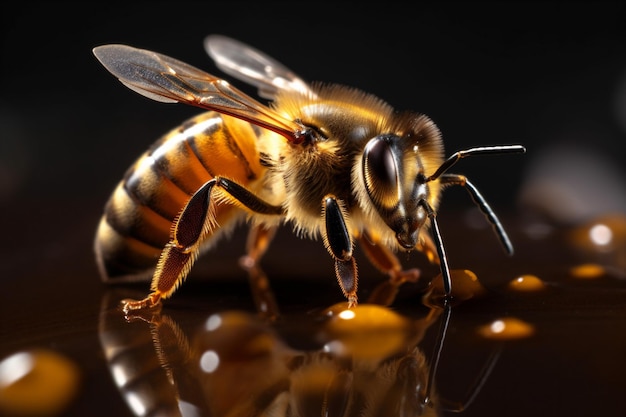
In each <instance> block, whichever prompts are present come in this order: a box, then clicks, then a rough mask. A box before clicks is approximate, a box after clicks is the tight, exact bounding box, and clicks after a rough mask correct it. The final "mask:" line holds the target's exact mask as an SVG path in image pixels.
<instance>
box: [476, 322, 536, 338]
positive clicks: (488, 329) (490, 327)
mask: <svg viewBox="0 0 626 417" xmlns="http://www.w3.org/2000/svg"><path fill="white" fill-rule="evenodd" d="M534 332H535V328H534V326H533V325H531V324H529V323H526V322H525V321H523V320H520V319H517V318H514V317H505V318H502V319H497V320H494V321H492V322H491V323H489V324H486V325H484V326H481V327H480V328H479V329H478V333H479V334H480V335H481V336H484V337H486V338H488V339H496V340H511V339H522V338H525V337H529V336H531V335H532V334H533V333H534Z"/></svg>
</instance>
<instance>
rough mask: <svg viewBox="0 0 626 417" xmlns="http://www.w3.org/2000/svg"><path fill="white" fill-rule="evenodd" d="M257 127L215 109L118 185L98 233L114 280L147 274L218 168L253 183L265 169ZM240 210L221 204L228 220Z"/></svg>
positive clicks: (175, 134)
mask: <svg viewBox="0 0 626 417" xmlns="http://www.w3.org/2000/svg"><path fill="white" fill-rule="evenodd" d="M257 133H259V132H258V131H255V130H254V129H253V128H252V127H251V125H250V124H248V123H246V122H243V121H241V120H239V119H234V118H231V117H228V116H222V115H220V114H218V113H215V112H208V113H204V114H201V115H199V116H196V117H194V118H192V119H190V120H189V121H187V122H186V123H185V124H183V125H182V127H181V128H179V129H176V130H173V131H171V132H170V133H168V134H167V135H165V136H164V137H163V138H161V139H160V140H159V141H157V142H156V143H155V144H154V145H153V146H152V147H151V148H150V149H149V150H148V151H147V152H146V153H144V154H143V155H142V156H141V157H140V158H139V159H137V161H136V162H135V163H134V165H133V166H132V167H131V168H130V169H129V170H128V171H127V173H126V175H125V177H124V179H123V180H122V181H121V182H120V183H119V184H118V185H117V187H116V189H115V191H114V192H113V194H112V196H111V198H110V199H109V202H108V203H107V205H106V207H105V210H104V216H103V218H102V220H101V223H100V226H99V228H98V233H97V236H96V242H95V247H96V253H97V257H98V263H99V265H100V269H101V272H102V275H103V276H104V277H105V279H106V280H109V279H110V280H119V279H133V278H139V277H143V276H147V275H149V274H150V273H151V271H152V270H153V269H154V267H155V265H156V262H157V260H158V257H159V255H160V253H161V251H162V250H163V248H164V247H165V245H166V244H167V242H168V241H169V239H170V233H171V227H172V223H173V221H174V220H175V219H176V217H177V216H178V215H179V213H180V210H181V209H182V207H183V206H184V205H185V203H186V202H187V200H189V198H190V197H191V196H192V195H193V193H194V192H195V191H197V190H198V188H200V186H201V185H202V184H204V183H206V182H207V181H209V180H210V179H212V178H214V177H215V176H217V175H223V176H225V177H228V178H231V179H233V180H235V181H237V182H238V183H239V184H242V185H246V186H247V185H249V184H250V183H251V182H252V181H254V180H255V179H256V178H259V177H260V176H261V173H262V171H263V170H264V169H265V168H264V167H262V166H261V162H260V157H259V155H258V151H257V149H256V141H257ZM234 215H235V210H234V209H233V207H232V206H224V205H221V206H219V207H217V211H216V217H217V220H218V221H219V222H220V224H221V225H224V224H225V223H227V222H228V221H230V220H231V219H232V218H233V217H234Z"/></svg>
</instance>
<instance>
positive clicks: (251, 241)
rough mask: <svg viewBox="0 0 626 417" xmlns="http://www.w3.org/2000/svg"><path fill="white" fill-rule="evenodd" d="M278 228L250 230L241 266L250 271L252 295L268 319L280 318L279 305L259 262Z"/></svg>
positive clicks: (261, 225) (260, 225)
mask: <svg viewBox="0 0 626 417" xmlns="http://www.w3.org/2000/svg"><path fill="white" fill-rule="evenodd" d="M276 229H277V227H275V226H268V225H266V224H258V225H255V226H253V227H252V229H250V233H249V235H248V241H247V243H246V249H247V251H246V255H244V256H242V257H241V259H240V260H239V264H240V265H241V267H242V268H243V269H245V270H246V271H248V277H249V279H250V287H251V288H252V295H253V296H254V301H255V303H256V306H257V310H258V311H259V312H260V313H261V314H262V315H264V316H266V317H267V318H270V319H273V318H276V317H278V315H279V311H278V304H276V300H275V299H274V294H273V293H272V289H271V288H270V283H269V280H268V279H267V276H266V275H265V273H264V272H263V270H262V269H261V268H260V266H259V260H260V259H261V257H262V256H263V255H264V254H265V251H266V250H267V247H268V246H269V244H270V242H271V241H272V239H273V238H274V235H275V234H276Z"/></svg>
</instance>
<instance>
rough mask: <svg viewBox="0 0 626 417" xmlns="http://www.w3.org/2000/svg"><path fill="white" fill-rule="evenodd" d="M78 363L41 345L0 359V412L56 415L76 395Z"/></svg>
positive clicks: (13, 414)
mask: <svg viewBox="0 0 626 417" xmlns="http://www.w3.org/2000/svg"><path fill="white" fill-rule="evenodd" d="M79 379H80V376H79V369H78V366H77V365H76V364H75V363H74V362H72V361H71V360H69V359H67V358H66V357H65V356H62V355H60V354H58V353H56V352H53V351H50V350H44V349H38V350H32V351H23V352H18V353H15V354H13V355H11V356H9V357H7V358H5V359H3V360H2V362H0V414H3V415H5V413H6V414H7V415H12V416H40V417H46V416H57V415H59V414H61V413H62V412H63V410H64V409H65V408H66V407H67V406H68V405H69V404H70V402H71V401H72V399H73V398H74V397H75V396H76V394H77V391H78V383H79Z"/></svg>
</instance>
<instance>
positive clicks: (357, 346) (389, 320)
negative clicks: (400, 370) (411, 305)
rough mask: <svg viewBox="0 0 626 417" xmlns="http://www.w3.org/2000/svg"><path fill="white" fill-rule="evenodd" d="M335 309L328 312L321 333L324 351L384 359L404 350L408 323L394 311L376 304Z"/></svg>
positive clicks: (409, 330) (408, 327) (335, 307)
mask: <svg viewBox="0 0 626 417" xmlns="http://www.w3.org/2000/svg"><path fill="white" fill-rule="evenodd" d="M342 305H343V303H342V304H341V305H337V306H333V307H331V308H330V309H328V310H327V313H326V314H327V315H328V316H329V317H330V320H329V321H328V322H327V324H326V326H325V329H324V333H325V334H326V338H327V339H329V341H328V343H326V349H330V350H332V351H333V353H336V354H339V355H344V354H345V355H352V356H356V357H360V358H366V359H367V358H372V359H373V358H383V357H386V356H387V355H390V354H393V353H395V352H396V351H398V350H399V349H401V348H402V346H404V344H405V343H406V340H407V338H408V337H409V336H410V334H411V325H410V321H409V320H408V319H407V318H405V317H404V316H402V315H400V314H398V313H395V312H394V311H392V310H390V309H388V308H386V307H383V306H380V305H375V304H359V305H357V306H356V307H353V308H350V309H348V308H345V306H343V308H342Z"/></svg>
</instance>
